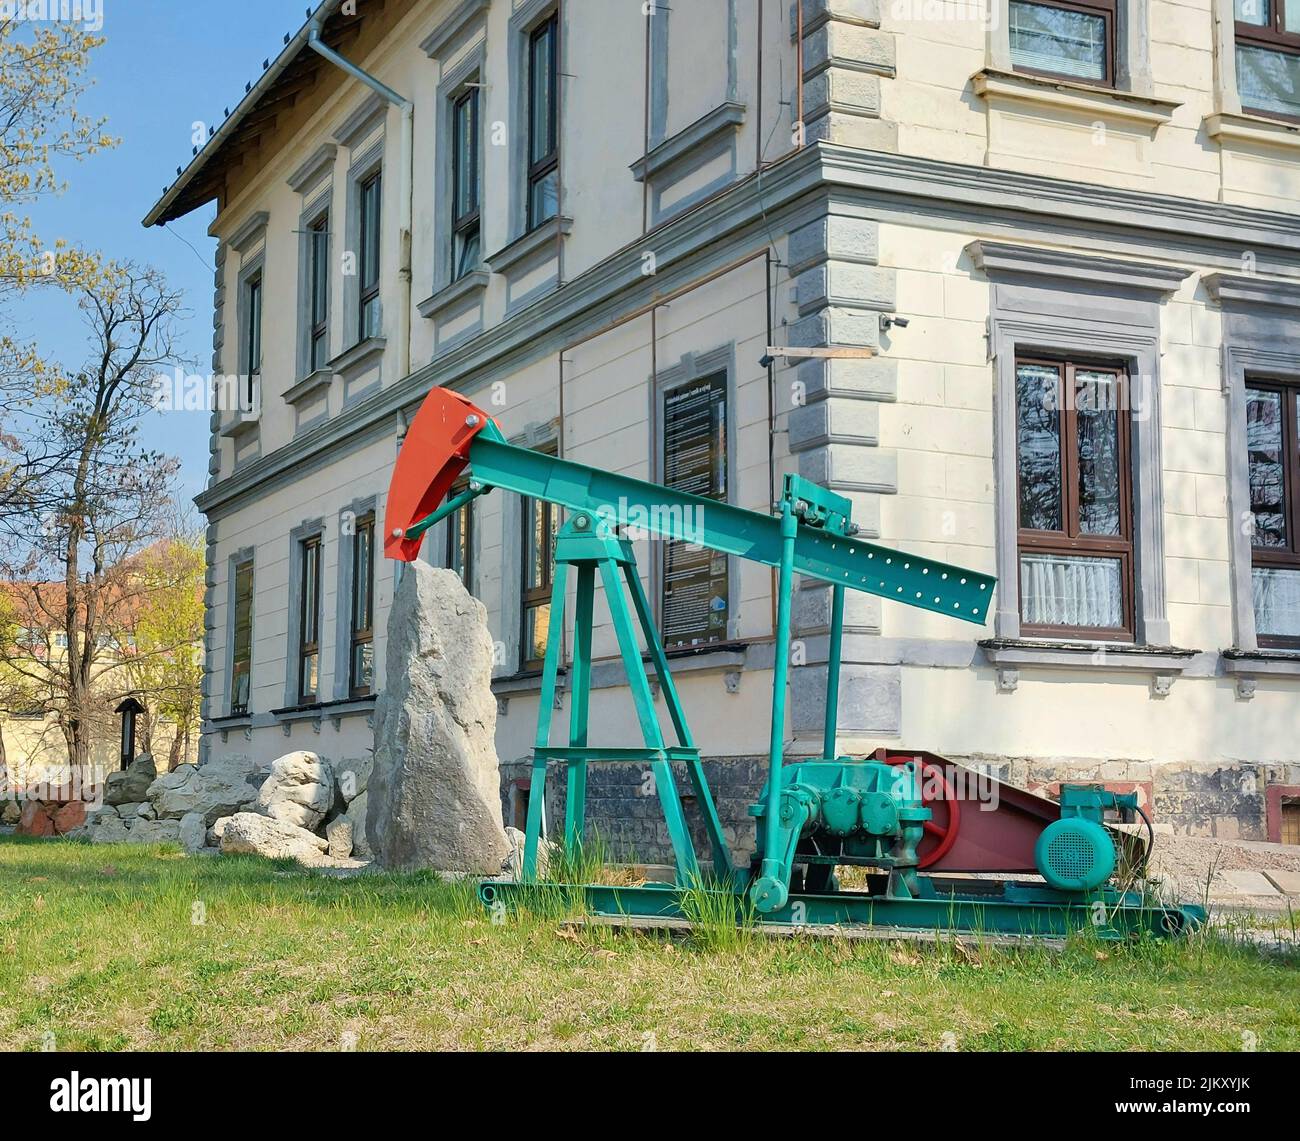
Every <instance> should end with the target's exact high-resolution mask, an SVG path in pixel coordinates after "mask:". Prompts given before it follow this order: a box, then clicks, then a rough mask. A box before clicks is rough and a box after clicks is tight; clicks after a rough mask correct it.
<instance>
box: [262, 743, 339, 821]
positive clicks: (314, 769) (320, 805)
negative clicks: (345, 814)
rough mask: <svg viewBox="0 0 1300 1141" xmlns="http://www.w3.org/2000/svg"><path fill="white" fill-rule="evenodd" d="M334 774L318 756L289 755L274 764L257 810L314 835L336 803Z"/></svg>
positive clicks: (264, 785) (307, 754)
mask: <svg viewBox="0 0 1300 1141" xmlns="http://www.w3.org/2000/svg"><path fill="white" fill-rule="evenodd" d="M334 796H335V789H334V773H333V770H332V769H331V768H330V765H329V762H328V761H324V760H321V758H320V757H318V756H317V755H316V754H315V753H307V752H297V753H286V754H285V755H284V756H283V757H279V758H278V759H276V760H275V761H273V762H272V763H271V774H270V776H268V777H267V778H266V782H265V783H264V784H263V785H262V787H261V790H260V791H259V792H258V794H257V801H256V802H255V805H254V807H255V810H256V811H257V812H260V813H261V814H262V815H263V816H269V817H270V818H271V819H272V820H282V821H284V822H285V823H286V824H296V825H297V826H298V827H299V828H306V829H307V831H308V832H313V831H315V830H316V829H317V828H319V827H320V825H321V821H323V820H324V819H325V815H326V813H328V812H329V810H330V806H331V805H333V803H334Z"/></svg>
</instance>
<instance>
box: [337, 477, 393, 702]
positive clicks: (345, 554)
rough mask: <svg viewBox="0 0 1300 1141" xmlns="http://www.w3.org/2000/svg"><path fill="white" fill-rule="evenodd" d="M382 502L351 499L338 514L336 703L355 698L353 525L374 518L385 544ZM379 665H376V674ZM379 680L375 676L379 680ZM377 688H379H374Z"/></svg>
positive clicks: (369, 497) (374, 498)
mask: <svg viewBox="0 0 1300 1141" xmlns="http://www.w3.org/2000/svg"><path fill="white" fill-rule="evenodd" d="M378 504H379V499H378V497H377V496H374V495H367V496H363V497H361V498H359V499H354V500H352V502H351V503H349V504H348V505H347V506H346V507H341V508H340V509H339V514H338V535H339V551H338V566H337V570H336V572H335V584H336V585H335V592H334V593H335V600H334V700H335V701H347V700H349V699H350V698H351V695H352V586H353V583H355V582H356V577H357V566H356V545H355V544H354V543H353V541H352V539H353V535H352V533H351V531H352V528H350V527H349V526H348V520H349V518H350V519H351V521H352V522H353V523H355V522H356V520H358V519H360V518H362V517H363V516H365V515H369V514H372V513H373V514H374V516H375V541H376V543H380V542H381V541H382V538H383V536H382V531H383V519H382V517H381V516H380V514H379V510H378ZM379 565H380V564H379V560H378V559H377V558H376V561H375V587H376V594H377V593H378V586H379V573H378V572H379ZM377 673H378V663H376V674H377ZM377 680H378V677H377V676H376V681H377ZM372 688H376V689H377V687H372Z"/></svg>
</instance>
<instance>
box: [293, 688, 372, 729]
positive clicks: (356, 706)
mask: <svg viewBox="0 0 1300 1141" xmlns="http://www.w3.org/2000/svg"><path fill="white" fill-rule="evenodd" d="M376 699H377V695H375V694H371V695H370V696H369V697H344V698H340V699H339V700H337V701H320V702H316V703H315V704H312V705H291V706H289V707H288V708H285V709H272V710H271V716H272V717H273V718H274V719H275V720H276V721H277V722H279V724H280V725H281V727H282V728H283V729H284V731H285V733H286V734H287V733H288V731H289V729H290V727H291V726H293V725H294V724H296V723H299V722H303V721H307V722H314V723H315V726H316V730H317V732H319V731H320V724H321V721H322V720H323V719H324V718H326V717H328V718H329V719H330V720H331V721H333V723H334V727H335V728H336V729H337V728H338V726H339V724H340V722H341V721H342V719H343V718H344V717H348V716H352V715H355V714H361V713H364V714H366V715H371V714H373V713H374V711H375V701H376Z"/></svg>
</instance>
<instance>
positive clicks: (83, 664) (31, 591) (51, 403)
mask: <svg viewBox="0 0 1300 1141" xmlns="http://www.w3.org/2000/svg"><path fill="white" fill-rule="evenodd" d="M80 308H81V311H82V314H83V316H84V318H85V320H86V323H87V325H88V328H89V333H90V336H89V343H90V353H89V357H88V359H87V361H86V364H85V365H84V367H83V368H81V369H80V370H78V371H76V372H70V373H69V374H68V375H67V383H66V384H65V385H62V386H60V387H59V388H58V389H57V390H55V391H53V392H50V393H48V394H47V395H45V396H44V397H43V398H42V399H40V400H39V401H36V402H34V403H33V406H32V407H31V409H30V416H29V430H28V431H27V432H26V433H25V434H24V435H22V436H20V437H18V438H16V439H15V440H14V441H13V443H12V444H11V449H16V451H17V454H18V455H19V457H20V462H21V458H22V457H25V456H28V455H47V454H50V453H51V452H54V453H56V454H59V455H62V456H64V457H65V459H64V460H63V461H62V462H61V463H60V464H59V465H58V466H57V467H56V468H55V469H54V470H51V471H48V472H45V473H44V474H43V475H42V478H41V479H40V480H39V481H36V482H35V483H33V484H31V485H29V486H28V487H27V488H26V489H25V492H24V502H23V505H22V506H23V510H22V512H21V513H0V575H2V576H3V578H4V580H5V581H6V583H7V590H8V594H9V598H10V605H11V607H12V608H16V610H17V615H16V617H15V618H14V619H12V622H13V624H14V625H16V626H17V627H19V628H20V629H21V630H22V631H23V632H24V639H22V640H20V641H19V643H18V644H17V645H16V646H14V647H12V652H10V653H7V654H6V657H7V658H8V662H7V666H8V669H9V671H10V672H11V673H12V674H13V675H15V677H16V678H17V679H18V680H20V681H21V682H22V683H23V684H24V685H26V686H29V687H31V688H32V689H34V690H35V691H36V692H37V693H38V694H39V695H40V698H41V701H42V704H43V708H45V710H46V711H47V712H48V713H52V714H53V715H54V716H55V719H56V721H57V724H58V727H59V730H60V731H61V732H62V734H63V737H64V739H65V741H66V744H67V752H68V761H69V763H71V764H73V765H85V764H86V763H87V762H88V761H89V759H90V753H91V746H92V743H93V741H94V739H95V738H96V736H98V735H99V734H101V733H103V732H104V731H105V729H104V726H105V724H106V720H107V718H109V717H111V708H110V709H106V708H105V706H106V704H107V703H109V702H111V701H112V700H113V699H114V698H115V697H117V696H118V693H120V692H121V691H122V689H124V688H127V687H129V681H128V680H126V678H127V671H126V670H125V669H121V672H122V674H123V681H122V682H121V684H120V685H116V684H113V675H114V673H115V672H116V671H118V670H119V669H120V663H121V662H122V660H123V658H124V657H126V656H127V653H128V652H129V650H130V647H124V646H123V645H122V644H121V636H122V632H123V631H124V630H128V629H129V628H130V627H131V623H132V620H133V615H134V613H135V612H136V611H137V610H138V609H139V607H140V606H141V604H142V603H141V599H142V596H143V595H144V594H146V593H147V592H148V591H149V589H151V588H150V586H149V583H150V582H151V581H152V580H151V578H150V576H148V575H142V574H141V573H140V572H139V559H140V555H141V553H142V552H143V551H145V550H146V549H147V548H149V547H150V546H151V545H152V544H155V543H157V542H159V541H161V540H164V539H169V538H171V537H172V533H171V531H170V523H171V521H172V514H173V513H172V512H171V511H170V510H169V506H170V504H171V503H172V499H173V490H174V482H175V475H176V471H177V467H178V465H177V462H176V461H175V460H173V459H169V458H168V457H166V456H163V455H161V454H159V453H157V452H154V451H151V450H149V449H146V448H144V447H143V446H142V445H141V443H140V438H139V433H140V425H141V421H142V420H143V418H144V417H145V416H146V415H147V414H149V413H150V412H151V411H152V409H153V407H154V398H155V393H156V391H157V390H156V383H157V378H158V377H159V376H160V375H161V374H163V373H164V372H165V371H166V370H167V369H168V368H170V367H171V366H174V365H175V364H177V363H182V362H181V358H180V356H179V354H178V352H177V349H176V342H175V325H176V319H177V317H178V315H179V314H180V313H181V306H180V297H179V295H178V294H177V293H174V292H172V291H171V290H170V289H169V288H168V287H167V285H166V283H165V281H164V280H163V278H162V277H161V275H159V274H158V273H157V272H156V271H154V270H151V269H142V268H139V267H136V266H133V265H125V266H116V267H114V269H113V273H112V274H111V276H110V278H109V279H108V280H107V281H106V282H104V283H97V284H95V285H93V286H90V287H88V288H87V289H86V290H85V291H84V292H83V293H82V295H81V300H80ZM24 644H25V645H26V647H27V648H26V649H24ZM115 691H117V692H115Z"/></svg>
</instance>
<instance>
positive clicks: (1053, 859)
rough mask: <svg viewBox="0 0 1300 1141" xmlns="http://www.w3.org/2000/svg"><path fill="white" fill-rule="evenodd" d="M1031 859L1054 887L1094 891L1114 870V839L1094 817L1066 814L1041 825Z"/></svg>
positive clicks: (1066, 889) (1040, 873)
mask: <svg viewBox="0 0 1300 1141" xmlns="http://www.w3.org/2000/svg"><path fill="white" fill-rule="evenodd" d="M1034 862H1035V863H1036V864H1037V865H1038V874H1039V875H1041V876H1042V877H1043V879H1045V880H1046V881H1047V882H1048V884H1049V885H1050V886H1051V887H1054V888H1055V889H1056V890H1057V891H1070V892H1075V891H1095V890H1096V889H1097V888H1099V887H1101V886H1102V884H1104V883H1105V882H1106V881H1107V880H1108V879H1110V877H1111V876H1112V875H1113V874H1114V872H1115V843H1114V841H1113V840H1112V839H1111V836H1110V833H1109V832H1108V831H1107V830H1106V828H1105V827H1104V826H1102V825H1101V824H1098V823H1097V822H1096V821H1093V820H1087V819H1085V818H1084V817H1081V816H1067V817H1064V818H1063V819H1061V820H1057V821H1055V822H1054V823H1052V824H1049V825H1048V826H1047V827H1046V828H1044V829H1043V834H1042V835H1041V836H1039V838H1038V843H1037V844H1036V845H1035V846H1034Z"/></svg>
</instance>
